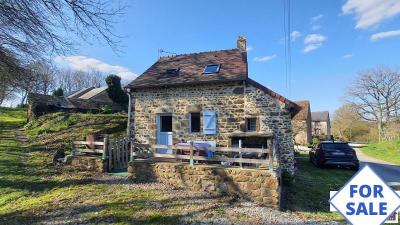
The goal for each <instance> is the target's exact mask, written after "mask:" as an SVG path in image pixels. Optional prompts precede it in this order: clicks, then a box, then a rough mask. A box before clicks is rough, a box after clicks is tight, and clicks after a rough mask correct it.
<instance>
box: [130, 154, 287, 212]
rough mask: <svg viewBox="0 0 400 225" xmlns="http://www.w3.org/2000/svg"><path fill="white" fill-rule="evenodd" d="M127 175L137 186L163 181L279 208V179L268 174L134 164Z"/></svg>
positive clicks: (214, 168) (236, 169)
mask: <svg viewBox="0 0 400 225" xmlns="http://www.w3.org/2000/svg"><path fill="white" fill-rule="evenodd" d="M128 173H129V175H130V178H131V179H133V180H135V181H137V182H150V181H155V180H158V181H161V182H163V183H166V184H169V185H171V186H173V187H176V188H183V189H189V190H192V191H203V192H207V193H210V194H211V195H215V196H219V195H228V196H234V197H238V198H244V199H247V200H251V201H254V202H256V203H258V204H260V205H263V206H269V207H273V208H279V197H280V190H279V178H278V176H277V175H276V174H275V173H274V172H270V171H268V170H256V169H240V168H224V167H219V166H211V165H195V166H193V167H191V166H190V165H188V164H182V163H169V162H164V163H162V162H158V163H152V162H151V161H150V160H135V161H133V162H130V164H129V168H128Z"/></svg>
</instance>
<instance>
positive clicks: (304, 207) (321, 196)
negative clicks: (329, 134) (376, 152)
mask: <svg viewBox="0 0 400 225" xmlns="http://www.w3.org/2000/svg"><path fill="white" fill-rule="evenodd" d="M298 168H299V170H298V172H297V174H296V177H295V179H294V180H293V181H291V182H290V181H289V182H285V183H287V189H286V190H285V193H287V194H286V197H285V199H286V205H287V206H286V208H287V209H288V210H290V211H293V212H295V213H296V214H297V215H299V216H301V217H305V218H309V219H322V220H343V218H342V216H341V215H340V214H339V213H331V212H329V202H328V200H329V192H330V191H337V190H339V189H340V188H341V187H342V186H343V185H344V184H345V183H346V181H348V180H349V179H350V178H351V177H352V176H353V175H354V171H351V170H347V169H334V168H325V169H318V168H316V167H315V166H314V165H312V164H311V163H309V162H308V161H304V160H300V161H298Z"/></svg>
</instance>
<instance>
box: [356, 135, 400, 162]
mask: <svg viewBox="0 0 400 225" xmlns="http://www.w3.org/2000/svg"><path fill="white" fill-rule="evenodd" d="M361 150H362V152H363V153H365V154H366V155H368V156H371V157H374V158H377V159H381V160H384V161H386V162H391V163H395V164H398V165H400V140H397V141H390V142H389V141H388V142H382V143H375V144H369V145H368V146H366V147H364V148H362V149H361Z"/></svg>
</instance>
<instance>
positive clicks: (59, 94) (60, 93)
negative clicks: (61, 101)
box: [53, 88, 64, 96]
mask: <svg viewBox="0 0 400 225" xmlns="http://www.w3.org/2000/svg"><path fill="white" fill-rule="evenodd" d="M53 95H54V96H64V91H63V89H62V88H57V89H56V90H54V91H53Z"/></svg>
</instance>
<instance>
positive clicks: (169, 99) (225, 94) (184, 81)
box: [126, 37, 300, 173]
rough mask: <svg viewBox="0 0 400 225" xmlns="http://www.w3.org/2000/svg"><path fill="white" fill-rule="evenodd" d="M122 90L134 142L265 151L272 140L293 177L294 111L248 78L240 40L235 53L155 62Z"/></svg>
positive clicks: (292, 105)
mask: <svg viewBox="0 0 400 225" xmlns="http://www.w3.org/2000/svg"><path fill="white" fill-rule="evenodd" d="M126 90H127V91H129V92H130V95H131V97H132V105H131V107H132V121H131V122H132V124H133V126H132V127H133V128H132V134H133V135H134V137H135V140H136V141H137V142H139V143H142V144H163V145H174V144H177V143H180V142H187V141H190V140H196V141H208V142H212V143H214V145H215V146H217V147H233V146H236V147H237V146H238V145H239V140H241V143H242V146H243V147H267V146H266V145H267V141H266V140H267V139H268V138H270V139H271V138H273V137H276V141H277V142H278V158H279V161H280V164H281V167H282V168H283V169H285V170H287V171H289V172H291V173H293V172H294V151H293V133H292V123H291V120H292V118H293V116H295V115H296V114H297V112H298V111H299V110H300V107H299V106H298V105H296V104H295V103H294V102H292V101H290V100H288V99H287V98H285V97H283V96H281V95H279V94H277V93H276V92H274V91H272V90H271V89H269V88H267V87H265V86H263V85H261V84H260V83H258V82H256V81H255V80H253V79H251V78H250V77H249V74H248V63H247V53H246V39H245V38H244V37H239V39H238V40H237V48H235V49H229V50H220V51H209V52H199V53H191V54H182V55H173V56H166V57H161V58H160V59H159V60H158V61H157V62H155V63H154V64H153V65H152V66H151V67H150V68H148V69H147V70H146V71H145V72H144V73H143V74H141V75H140V76H139V77H138V78H136V79H135V80H134V81H133V82H131V83H130V84H129V85H128V86H127V87H126Z"/></svg>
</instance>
